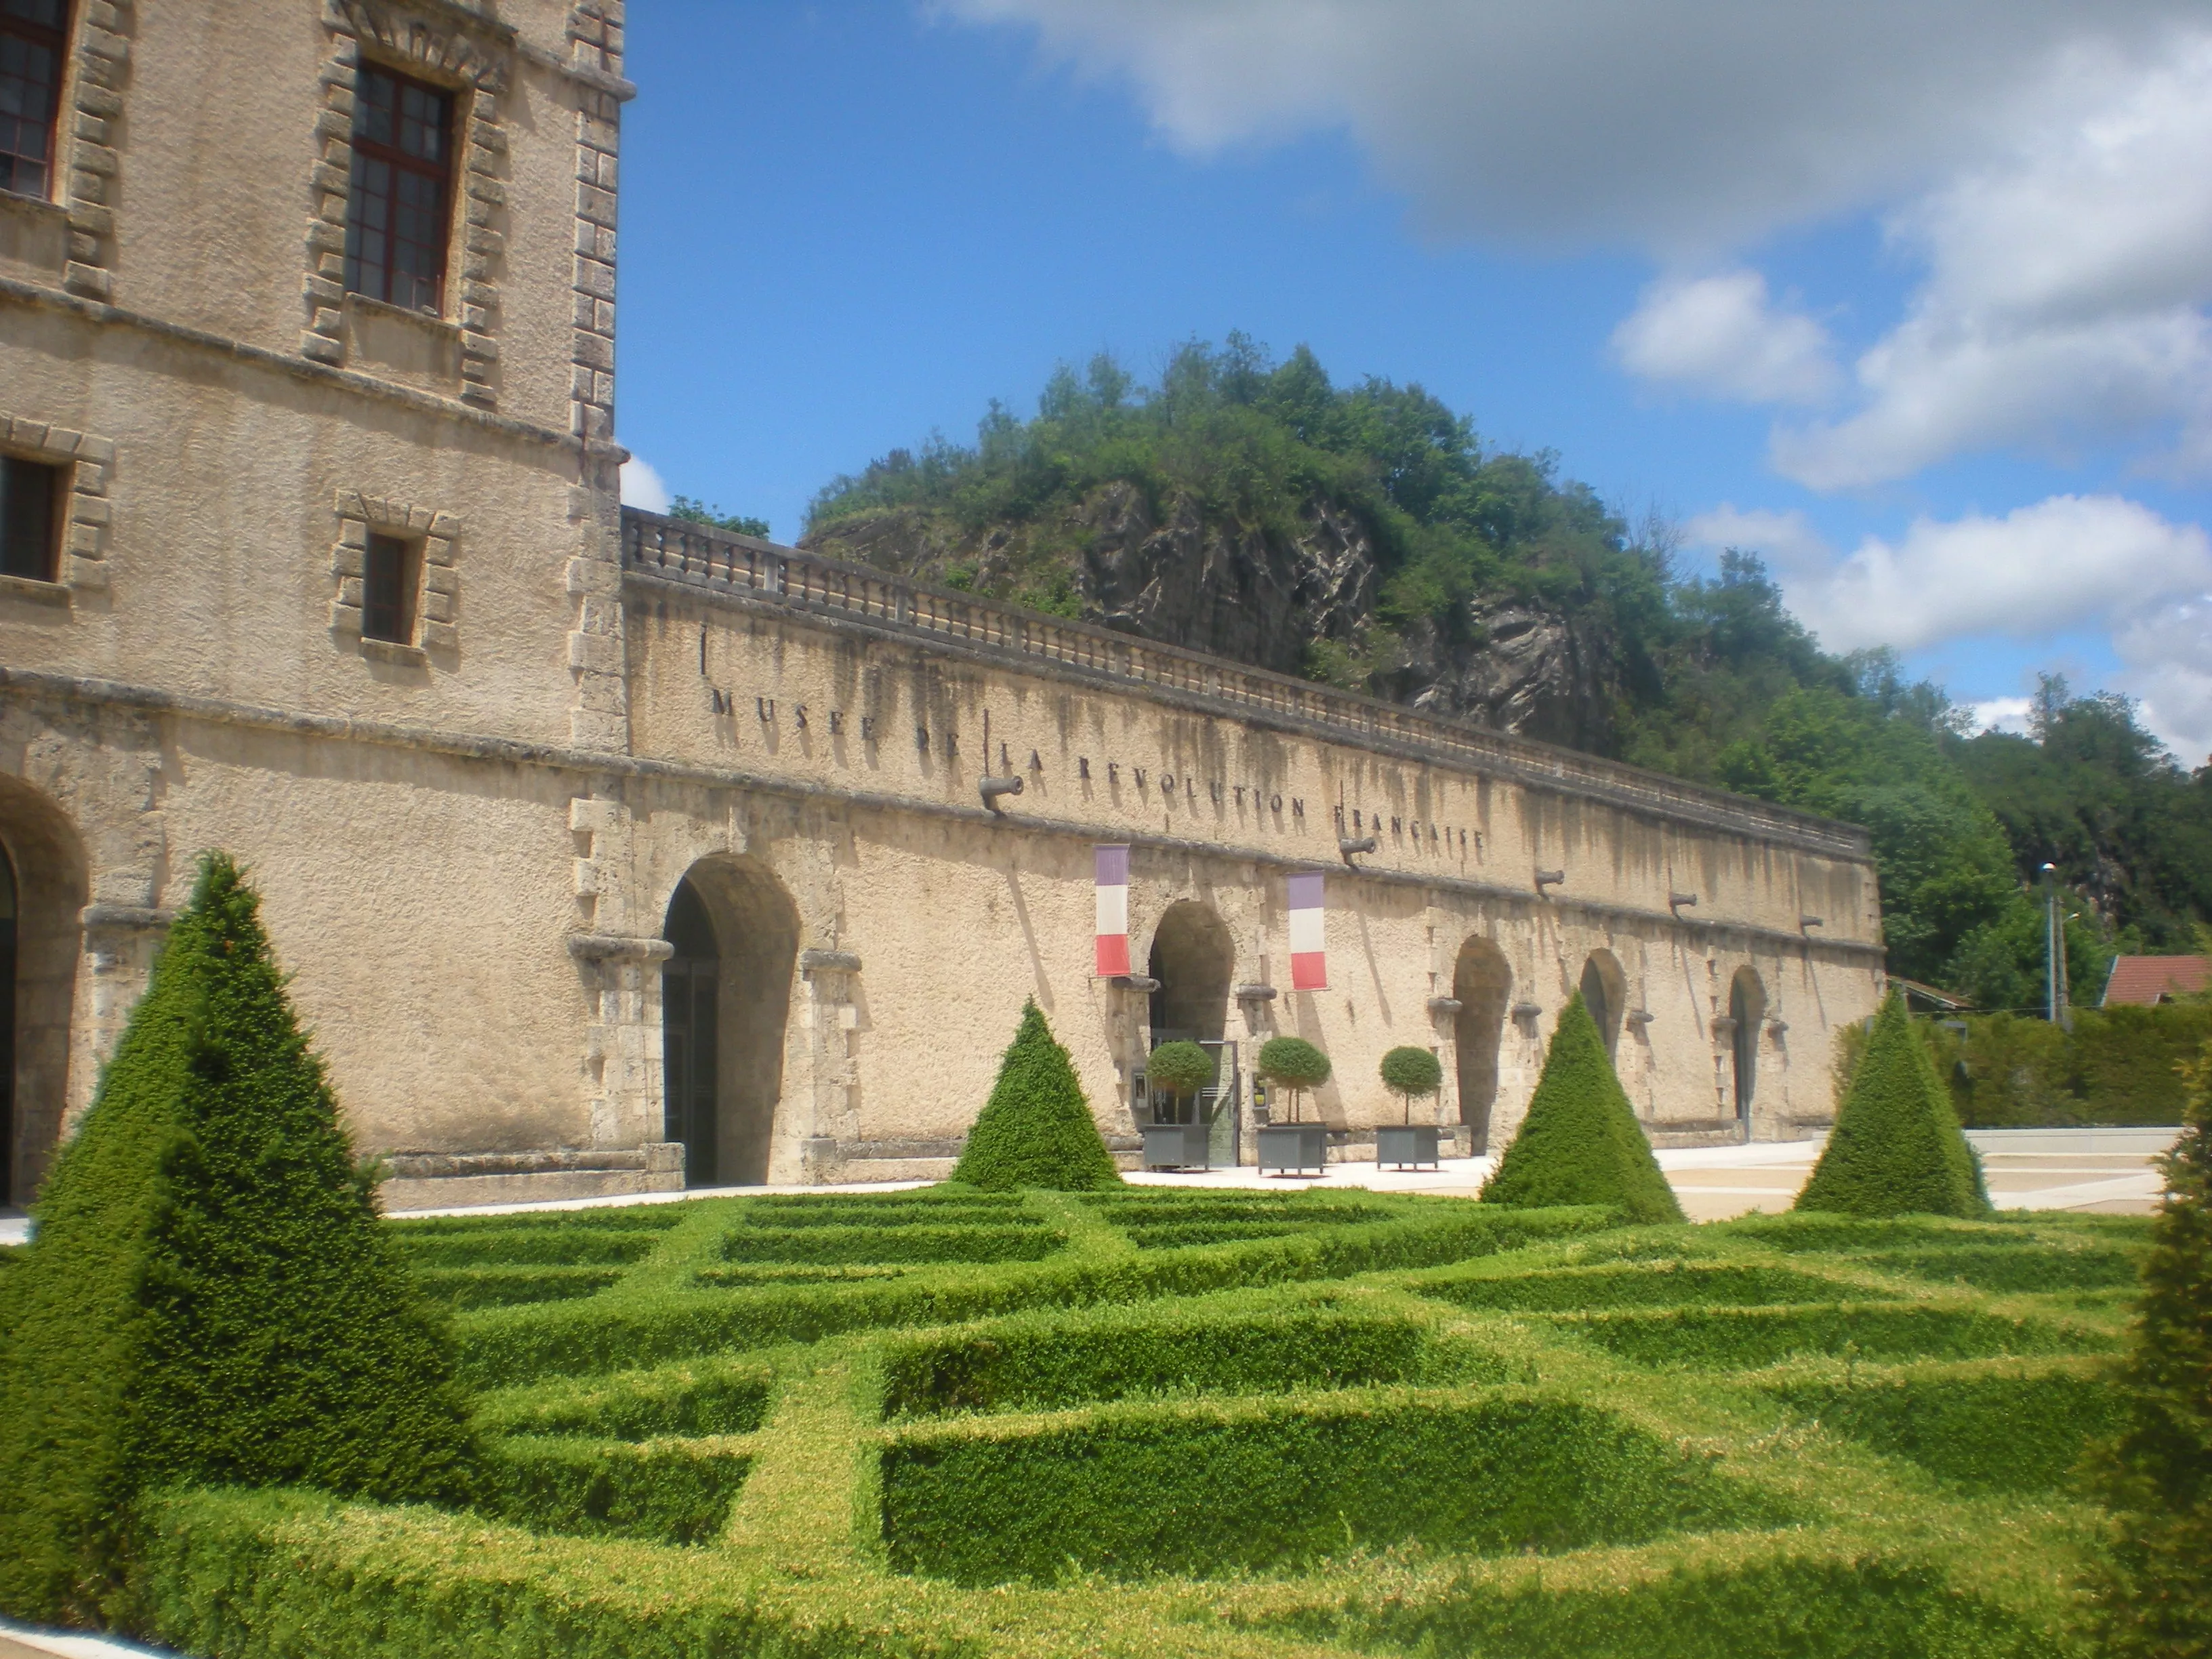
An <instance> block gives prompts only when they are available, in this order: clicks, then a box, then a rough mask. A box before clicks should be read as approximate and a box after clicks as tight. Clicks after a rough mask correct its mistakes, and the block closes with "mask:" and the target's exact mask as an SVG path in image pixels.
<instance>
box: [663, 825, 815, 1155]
mask: <svg viewBox="0 0 2212 1659" xmlns="http://www.w3.org/2000/svg"><path fill="white" fill-rule="evenodd" d="M661 936H662V937H663V938H664V939H666V940H667V941H668V942H669V944H670V945H671V946H672V947H673V948H674V954H673V955H672V956H671V957H669V959H668V961H667V963H665V965H664V966H663V967H662V969H661V975H660V993H661V1001H660V1037H661V1064H662V1087H663V1101H664V1104H665V1114H666V1127H665V1131H664V1133H665V1134H666V1135H667V1137H668V1139H671V1140H680V1141H682V1142H683V1143H684V1182H685V1184H686V1185H688V1186H692V1187H713V1186H725V1187H734V1186H757V1185H759V1184H760V1183H761V1182H765V1181H766V1180H767V1179H768V1164H769V1151H770V1148H771V1146H773V1143H774V1139H775V1109H776V1103H777V1102H778V1100H780V1099H781V1097H782V1094H783V1050H784V1028H785V1025H786V1024H787V1020H788V1018H789V1016H790V1012H791V979H792V973H793V969H794V968H795V967H796V966H797V963H798V958H799V911H798V908H797V907H796V906H795V905H793V903H792V902H791V897H790V896H789V895H788V894H787V893H786V892H785V891H784V890H783V888H782V885H781V884H780V883H779V882H777V880H776V879H775V877H774V876H772V875H770V874H769V872H767V871H766V870H764V869H763V868H761V867H760V866H758V865H757V864H756V863H754V862H753V861H752V860H749V859H721V858H718V859H706V860H701V861H700V862H699V863H697V864H696V865H694V866H692V867H691V869H690V872H689V873H688V874H686V875H685V876H684V879H683V880H682V881H679V882H678V883H677V884H676V891H675V892H674V893H673V894H672V895H671V896H670V898H669V901H668V917H667V923H666V926H665V927H664V928H663V929H662V935H661Z"/></svg>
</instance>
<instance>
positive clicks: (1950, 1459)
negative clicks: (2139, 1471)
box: [1774, 1371, 2124, 1492]
mask: <svg viewBox="0 0 2212 1659" xmlns="http://www.w3.org/2000/svg"><path fill="white" fill-rule="evenodd" d="M1774 1393H1775V1395H1776V1397H1777V1398H1778V1399H1780V1400H1782V1401H1784V1402H1785V1403H1786V1404H1788V1405H1790V1407H1794V1408H1795V1409H1796V1410H1797V1411H1800V1412H1802V1413H1804V1414H1805V1415H1806V1416H1808V1417H1809V1418H1812V1419H1816V1420H1817V1421H1818V1422H1819V1423H1820V1425H1821V1426H1822V1427H1823V1428H1826V1429H1828V1430H1831V1431H1833V1432H1835V1433H1837V1434H1841V1435H1846V1436H1849V1437H1850V1438H1851V1439H1854V1440H1860V1441H1863V1442H1865V1443H1867V1444H1868V1445H1869V1446H1872V1447H1873V1448H1874V1449H1875V1450H1876V1451H1879V1452H1884V1453H1887V1454H1888V1455H1891V1456H1893V1457H1902V1458H1905V1459H1907V1460H1908V1461H1910V1462H1914V1463H1917V1464H1919V1465H1920V1466H1921V1467H1922V1468H1924V1469H1926V1470H1927V1471H1928V1472H1929V1474H1935V1475H1938V1476H1941V1477H1942V1479H1943V1480H1948V1481H1952V1482H1954V1484H1956V1485H1958V1486H1964V1487H1966V1488H1968V1489H1969V1490H1972V1491H1974V1492H2056V1491H2058V1490H2060V1489H2062V1488H2064V1487H2067V1486H2073V1485H2075V1473H2076V1469H2077V1466H2078V1465H2079V1464H2080V1463H2081V1455H2082V1453H2083V1451H2084V1450H2085V1449H2087V1446H2088V1444H2089V1443H2090V1442H2091V1441H2092V1440H2093V1439H2097V1438H2100V1437H2104V1436H2106V1435H2110V1434H2112V1433H2114V1432H2116V1431H2118V1427H2119V1423H2120V1417H2121V1414H2122V1412H2123V1410H2124V1407H2123V1406H2122V1403H2121V1401H2120V1400H2119V1398H2118V1395H2115V1394H2114V1392H2113V1389H2112V1383H2111V1381H2110V1379H2108V1378H2106V1377H2103V1376H2084V1375H2079V1374H2075V1373H2069V1372H2063V1371H2045V1372H2042V1373H2031V1374H2019V1373H2013V1374H2003V1373H1989V1374H1984V1375H1981V1376H1937V1377H1902V1378H1898V1379H1894V1380H1890V1381H1883V1382H1875V1383H1857V1385H1855V1386H1852V1387H1848V1388H1847V1387H1844V1386H1843V1385H1841V1384H1838V1383H1791V1384H1789V1385H1787V1386H1785V1387H1783V1388H1779V1389H1776V1390H1775V1391H1774Z"/></svg>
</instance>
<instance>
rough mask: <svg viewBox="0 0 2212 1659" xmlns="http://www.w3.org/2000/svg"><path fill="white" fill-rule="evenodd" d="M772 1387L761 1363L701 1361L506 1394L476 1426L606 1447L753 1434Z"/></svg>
mask: <svg viewBox="0 0 2212 1659" xmlns="http://www.w3.org/2000/svg"><path fill="white" fill-rule="evenodd" d="M774 1380H775V1373H774V1372H773V1371H771V1370H769V1368H768V1367H767V1366H765V1365H763V1364H761V1363H760V1362H759V1361H757V1360H744V1359H702V1360H696V1361H693V1362H691V1363H690V1364H682V1365H662V1366H658V1367H656V1368H655V1369H653V1370H644V1371H617V1372H615V1373H613V1374H612V1375H611V1376H605V1377H600V1378H596V1379H594V1380H592V1381H591V1382H587V1383H557V1384H554V1385H552V1386H550V1387H548V1386H543V1385H541V1386H538V1387H535V1388H522V1389H508V1390H507V1391H506V1392H505V1393H502V1394H496V1395H489V1396H487V1397H486V1398H485V1399H484V1401H483V1403H482V1405H481V1407H479V1409H478V1412H477V1421H478V1422H479V1423H480V1424H482V1425H483V1426H484V1427H485V1428H486V1429H489V1430H491V1431H495V1432H500V1433H505V1434H509V1435H522V1434H573V1435H586V1436H590V1437H594V1438H598V1439H602V1440H650V1439H652V1438H653V1437H655V1436H656V1435H694V1436H696V1435H707V1434H750V1433H751V1432H752V1431H754V1430H755V1429H757V1428H758V1427H760V1425H761V1421H762V1419H763V1418H764V1417H765V1416H766V1415H767V1413H768V1398H769V1390H770V1389H771V1388H772V1387H773V1385H774Z"/></svg>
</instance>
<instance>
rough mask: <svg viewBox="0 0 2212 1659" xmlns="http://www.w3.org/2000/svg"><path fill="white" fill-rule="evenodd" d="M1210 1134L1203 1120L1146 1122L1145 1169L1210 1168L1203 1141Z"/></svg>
mask: <svg viewBox="0 0 2212 1659" xmlns="http://www.w3.org/2000/svg"><path fill="white" fill-rule="evenodd" d="M1144 1135H1145V1167H1146V1169H1147V1170H1204V1169H1207V1168H1210V1167H1211V1166H1210V1164H1208V1162H1207V1158H1206V1143H1207V1141H1208V1140H1209V1139H1211V1137H1212V1131H1211V1130H1210V1129H1208V1128H1207V1127H1206V1125H1205V1124H1203V1123H1147V1124H1146V1125H1145V1126H1144Z"/></svg>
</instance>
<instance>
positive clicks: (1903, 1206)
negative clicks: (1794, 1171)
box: [1796, 990, 1990, 1216]
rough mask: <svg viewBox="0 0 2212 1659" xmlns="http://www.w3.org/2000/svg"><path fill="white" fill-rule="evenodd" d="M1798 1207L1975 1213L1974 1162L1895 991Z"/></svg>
mask: <svg viewBox="0 0 2212 1659" xmlns="http://www.w3.org/2000/svg"><path fill="white" fill-rule="evenodd" d="M1796 1208H1797V1209H1799V1210H1801V1211H1818V1212H1830V1213H1838V1214H1844V1215H1857V1216H1896V1215H1916V1214H1917V1215H1954V1216H1982V1215H1987V1214H1988V1213H1989V1212H1990V1199H1989V1194H1988V1193H1987V1192H1986V1191H1984V1188H1983V1184H1982V1171H1981V1165H1980V1164H1979V1162H1978V1160H1977V1159H1976V1158H1975V1157H1974V1152H1973V1149H1972V1147H1970V1146H1968V1145H1967V1144H1966V1136H1965V1135H1964V1134H1963V1133H1960V1128H1959V1119H1958V1115H1957V1114H1956V1113H1955V1112H1954V1111H1953V1109H1952V1107H1951V1100H1950V1097H1949V1096H1948V1094H1946V1093H1945V1092H1944V1089H1943V1085H1942V1082H1941V1081H1940V1080H1939V1079H1937V1078H1936V1068H1935V1066H1934V1065H1933V1064H1931V1063H1930V1061H1929V1058H1928V1050H1927V1048H1926V1046H1925V1045H1924V1044H1923V1042H1921V1041H1920V1038H1919V1036H1918V1035H1917V1033H1916V1032H1915V1031H1914V1030H1913V1028H1912V1022H1911V1018H1910V1017H1909V1016H1908V1015H1907V1014H1906V1013H1905V994H1904V993H1903V992H1902V991H1897V990H1893V991H1892V992H1891V993H1890V994H1889V1000H1888V1001H1887V1002H1885V1003H1884V1004H1883V1005H1882V1008H1881V1012H1880V1013H1879V1014H1877V1015H1876V1016H1875V1022H1874V1029H1873V1030H1872V1031H1871V1032H1869V1034H1868V1036H1867V1043H1866V1053H1865V1054H1864V1055H1863V1056H1862V1057H1861V1059H1860V1060H1859V1063H1858V1067H1857V1070H1856V1071H1855V1072H1854V1073H1852V1074H1851V1082H1850V1091H1848V1092H1847V1093H1846V1094H1845V1095H1844V1103H1843V1106H1842V1109H1840V1110H1838V1112H1837V1114H1836V1127H1835V1128H1834V1129H1833V1130H1832V1131H1831V1132H1830V1133H1829V1136H1828V1144H1827V1146H1826V1147H1825V1148H1824V1149H1823V1150H1822V1151H1821V1153H1820V1162H1819V1163H1818V1164H1814V1166H1813V1174H1812V1177H1811V1179H1809V1180H1808V1181H1807V1182H1806V1183H1805V1186H1804V1189H1803V1190H1802V1191H1801V1192H1800V1193H1799V1194H1797V1202H1796Z"/></svg>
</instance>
